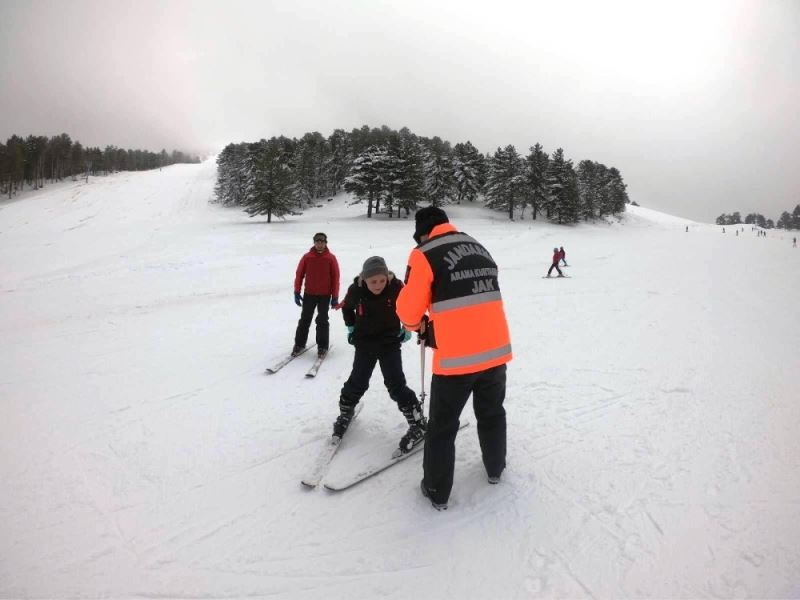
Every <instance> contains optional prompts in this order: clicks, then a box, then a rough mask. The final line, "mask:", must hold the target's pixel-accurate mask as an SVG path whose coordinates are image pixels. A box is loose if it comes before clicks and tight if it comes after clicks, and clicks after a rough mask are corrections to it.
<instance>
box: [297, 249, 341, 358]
mask: <svg viewBox="0 0 800 600" xmlns="http://www.w3.org/2000/svg"><path fill="white" fill-rule="evenodd" d="M304 279H305V295H302V296H301V295H300V288H301V286H302V285H303V280H304ZM338 297H339V263H338V262H337V260H336V257H335V256H334V255H333V253H332V252H331V251H330V250H328V236H326V235H325V234H324V233H315V234H314V246H313V247H312V248H311V249H310V250H309V251H308V252H306V253H305V254H304V255H303V257H302V258H301V259H300V262H299V264H298V265H297V271H296V273H295V278H294V303H295V304H297V306H299V307H301V308H302V309H303V310H302V312H301V313H300V320H299V321H298V323H297V330H296V331H295V334H294V347H293V348H292V356H297V355H298V354H299V353H300V352H302V351H303V349H304V348H305V347H306V342H307V341H308V330H309V328H310V327H311V319H312V317H313V316H314V310H316V311H317V319H316V324H317V336H316V337H317V354H318V355H319V356H325V354H326V353H327V352H328V345H329V334H330V326H329V323H328V307H329V306H330V307H331V308H333V307H334V306H336V305H337V304H338V303H339V300H338Z"/></svg>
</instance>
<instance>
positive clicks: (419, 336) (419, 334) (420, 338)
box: [417, 315, 431, 345]
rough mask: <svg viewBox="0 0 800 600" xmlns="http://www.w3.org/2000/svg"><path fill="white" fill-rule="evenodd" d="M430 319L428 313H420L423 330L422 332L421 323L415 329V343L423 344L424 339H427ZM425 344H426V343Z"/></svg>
mask: <svg viewBox="0 0 800 600" xmlns="http://www.w3.org/2000/svg"><path fill="white" fill-rule="evenodd" d="M429 321H430V319H429V318H428V315H422V323H425V332H424V333H423V332H422V325H420V328H419V329H418V330H417V343H418V344H425V342H426V340H427V339H428V332H429V331H430V327H431V325H430V322H429ZM426 345H427V344H426Z"/></svg>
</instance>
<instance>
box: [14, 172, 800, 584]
mask: <svg viewBox="0 0 800 600" xmlns="http://www.w3.org/2000/svg"><path fill="white" fill-rule="evenodd" d="M214 177H215V169H214V165H213V163H204V164H202V165H175V166H172V167H169V168H166V169H164V170H163V171H160V172H159V171H154V172H147V173H120V174H117V175H113V176H109V177H99V178H92V179H91V180H90V182H89V184H86V183H84V182H82V181H81V182H66V183H63V184H58V185H53V186H49V187H48V188H46V189H44V190H41V191H39V192H36V193H31V194H29V195H27V197H24V198H23V199H20V200H18V201H14V202H0V254H2V256H3V263H2V266H0V339H2V340H3V341H2V345H1V346H0V347H1V348H2V356H0V359H1V360H0V398H1V399H2V403H0V411H2V414H0V423H2V425H0V481H1V482H2V483H0V491H1V492H2V494H3V497H4V500H5V501H4V504H3V505H2V507H0V557H2V559H0V597H85V596H89V595H91V596H106V597H145V598H170V597H184V598H212V597H213V598H235V597H247V596H271V597H277V598H309V599H310V598H318V597H320V596H325V597H333V598H340V597H347V598H349V599H360V598H364V599H366V598H375V597H382V598H407V597H414V598H515V599H516V598H532V597H583V598H609V597H637V598H639V597H642V598H644V597H649V598H662V597H679V598H686V597H719V598H730V597H797V595H798V594H800V580H798V573H800V550H798V547H800V546H798V544H797V540H798V539H800V499H799V498H800V468H799V467H800V464H798V463H800V441H798V439H800V438H798V436H797V431H798V426H799V425H800V406H799V405H798V403H797V401H796V397H797V388H796V384H795V381H794V380H795V379H796V373H797V372H800V352H798V349H797V343H798V339H800V316H798V314H799V313H798V311H797V298H798V295H799V292H800V276H799V275H798V273H800V270H798V263H800V251H798V250H797V249H792V248H791V241H790V238H791V236H788V237H787V236H786V235H785V234H781V233H780V232H770V233H769V234H768V237H767V238H758V237H756V235H755V234H752V235H751V232H750V231H749V226H747V229H748V231H746V232H744V235H742V234H741V232H740V235H739V236H733V235H730V232H729V233H728V234H722V233H721V231H720V228H718V227H716V226H712V225H704V224H699V223H693V222H690V221H686V220H683V219H679V218H676V217H669V216H667V215H662V214H660V213H655V212H653V211H649V210H647V209H644V208H636V207H631V208H630V210H629V212H628V213H627V214H626V215H625V216H624V217H623V218H622V219H620V220H612V221H611V222H609V223H606V222H598V223H594V224H581V225H577V226H570V227H559V226H554V225H549V224H545V223H541V222H536V223H532V222H531V221H526V220H521V221H516V222H514V223H509V222H508V221H506V220H505V219H504V218H503V216H502V215H498V214H496V213H491V212H489V211H487V210H485V209H482V208H479V207H475V206H459V207H456V206H454V207H451V208H448V212H449V213H450V215H451V219H452V221H453V222H454V223H455V224H456V226H457V227H459V228H460V229H462V230H464V231H466V232H468V233H470V234H473V235H475V236H476V237H477V238H478V239H479V240H481V241H482V242H483V243H484V244H485V245H486V246H487V247H488V248H489V250H490V252H492V255H493V256H494V258H495V259H496V260H497V262H498V264H499V265H500V284H501V288H502V291H503V296H504V299H505V302H506V309H507V312H508V316H509V322H510V325H511V333H512V343H513V347H514V356H515V358H514V361H513V362H512V363H510V365H509V373H508V392H507V401H506V408H507V411H508V418H509V425H508V426H509V448H508V452H509V454H508V469H507V470H506V472H505V474H504V476H503V481H502V482H501V484H500V485H497V486H490V485H488V484H487V483H486V474H485V472H484V470H483V467H482V464H481V460H480V449H479V446H478V442H477V437H476V433H475V431H476V429H475V427H474V417H472V418H471V420H472V421H473V426H471V427H469V428H466V429H464V430H462V431H461V433H460V434H459V436H458V441H457V460H456V473H455V485H454V489H453V494H452V496H451V501H450V508H449V510H448V511H446V512H441V513H440V512H436V511H434V510H433V509H432V508H431V507H430V506H429V505H428V504H427V501H426V500H424V499H423V498H422V497H421V495H420V493H419V490H418V485H419V480H420V478H421V475H422V474H421V462H422V457H421V455H418V456H414V457H411V458H409V459H408V460H407V461H404V462H403V463H400V464H398V465H396V466H394V467H392V468H391V469H389V470H388V471H386V472H385V473H382V474H380V475H378V476H376V477H375V478H373V479H371V480H369V481H365V482H364V483H362V484H360V485H358V486H356V487H354V488H352V489H351V490H347V491H345V492H339V493H331V492H328V491H326V490H324V489H314V490H308V489H303V488H302V486H301V485H300V478H301V477H302V476H303V475H304V474H305V472H306V470H307V468H308V467H309V465H310V463H311V462H312V461H313V459H314V457H315V456H316V452H317V451H318V448H319V445H320V444H321V443H323V441H324V440H325V438H326V437H327V435H329V433H330V427H331V424H332V421H333V419H334V418H335V415H336V411H337V407H336V401H337V398H338V393H339V389H340V388H341V385H342V383H343V382H344V380H345V379H346V377H347V375H348V373H349V367H350V362H351V360H352V349H351V348H350V347H349V346H348V345H347V344H346V343H345V338H344V327H343V326H342V322H341V316H340V314H339V313H337V312H331V336H332V342H333V343H334V344H335V345H336V348H335V349H334V351H332V352H331V354H330V356H329V357H328V358H327V359H326V361H325V363H324V364H323V366H322V368H321V370H320V373H319V375H318V377H317V378H316V379H313V380H306V379H305V378H304V377H303V375H304V373H305V371H306V370H307V369H308V367H309V366H310V365H311V363H312V362H313V357H308V360H306V359H305V358H306V357H300V358H298V359H297V360H295V361H293V362H292V363H290V364H289V365H287V366H286V367H285V368H284V369H283V370H281V371H280V372H279V373H278V374H276V375H273V376H269V377H268V376H265V375H264V374H263V371H264V368H265V367H266V366H267V365H269V364H271V363H272V361H274V359H275V358H276V357H281V356H283V355H284V354H285V353H286V352H287V351H288V349H289V347H290V346H291V343H292V336H293V333H294V327H295V324H296V321H297V317H298V311H297V309H296V307H295V306H294V304H293V301H292V297H291V285H292V281H293V277H294V269H295V267H296V264H297V260H298V259H299V257H300V255H301V254H302V253H303V252H304V251H306V250H307V249H308V247H310V245H311V237H312V235H313V233H314V232H316V231H325V232H326V233H327V234H328V237H329V240H330V247H331V250H332V251H333V252H334V253H335V254H336V255H337V256H338V258H339V262H340V264H341V266H342V282H341V285H342V291H341V294H340V296H341V295H342V294H344V291H345V289H346V286H347V285H349V282H350V281H352V277H353V276H354V275H355V274H356V273H357V272H358V269H359V267H360V265H361V263H362V262H363V260H364V259H365V258H366V257H367V256H369V255H371V254H380V255H382V256H384V257H385V258H386V259H387V262H388V264H389V265H390V268H391V269H392V270H394V271H395V272H396V273H397V274H398V275H402V273H403V271H404V268H405V260H406V257H407V255H408V252H409V250H410V249H411V246H412V241H411V232H412V230H413V221H412V220H409V219H403V218H401V219H387V218H382V217H381V218H376V219H373V220H372V221H371V222H368V221H367V220H366V219H365V218H364V217H363V216H362V213H363V211H364V206H363V205H353V206H346V199H345V198H344V197H337V198H335V199H334V201H333V202H330V203H323V205H322V207H321V208H314V209H308V210H306V211H305V213H304V214H303V215H302V216H299V217H291V218H289V219H287V220H285V221H282V220H277V221H276V222H275V223H273V224H271V225H267V224H266V223H264V222H263V221H259V220H253V219H248V218H247V217H246V216H245V215H244V214H243V213H241V212H240V211H237V210H230V209H223V208H221V207H219V206H216V205H210V204H209V203H208V200H209V198H210V197H211V195H212V193H213V185H214ZM244 225H249V226H248V227H245V226H244ZM686 225H689V228H690V232H689V233H686V231H685V227H686ZM731 231H732V230H731ZM554 245H558V246H560V245H563V246H565V248H566V250H567V257H568V260H569V262H570V266H569V267H568V271H569V274H570V279H567V280H562V281H559V282H558V283H556V282H555V281H553V280H542V279H541V276H542V275H544V273H545V272H546V270H547V268H548V267H549V258H550V255H549V251H550V249H551V248H552V247H553V246H554ZM311 335H312V337H313V327H312V334H311ZM428 360H429V361H430V356H429V357H428ZM428 364H429V365H430V363H428ZM404 365H405V370H406V374H407V377H408V381H409V385H411V387H412V389H414V390H416V391H419V386H420V369H419V354H418V349H417V347H416V346H415V345H414V344H413V343H409V344H407V345H406V347H405V348H404ZM428 373H430V367H429V366H428ZM426 389H428V390H429V389H430V388H429V382H426ZM364 402H365V407H364V410H363V412H362V414H361V416H360V417H359V419H358V421H357V423H355V424H354V427H353V428H352V430H351V431H350V432H349V434H348V437H347V438H346V439H345V441H344V442H343V446H342V448H341V449H340V450H339V453H338V455H337V457H336V459H335V460H334V462H333V464H332V465H331V471H332V472H334V471H337V470H338V471H339V472H347V471H349V470H351V469H355V468H357V467H359V466H361V465H363V464H364V461H365V460H367V459H368V458H369V457H370V456H371V455H373V454H375V453H376V452H390V451H391V448H392V447H393V446H394V445H395V444H396V441H397V440H398V439H399V437H400V436H401V435H402V433H403V432H404V421H403V419H402V416H401V415H400V413H399V411H397V409H396V407H395V406H394V404H393V403H392V402H391V400H389V398H388V397H387V394H386V392H385V390H384V389H383V385H382V381H381V376H380V374H379V373H378V372H377V369H376V373H375V374H374V375H373V378H372V381H371V387H370V389H369V391H368V392H367V394H366V395H365V397H364ZM470 412H471V409H470V408H469V407H468V408H467V414H469V413H470Z"/></svg>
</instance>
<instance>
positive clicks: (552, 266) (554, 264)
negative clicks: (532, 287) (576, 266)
mask: <svg viewBox="0 0 800 600" xmlns="http://www.w3.org/2000/svg"><path fill="white" fill-rule="evenodd" d="M553 269H555V270H556V271H558V274H559V275H563V273H562V272H561V269H559V268H558V263H557V262H555V263H553V264H552V265H550V269H549V270H548V271H547V276H548V277H550V273H552V272H553Z"/></svg>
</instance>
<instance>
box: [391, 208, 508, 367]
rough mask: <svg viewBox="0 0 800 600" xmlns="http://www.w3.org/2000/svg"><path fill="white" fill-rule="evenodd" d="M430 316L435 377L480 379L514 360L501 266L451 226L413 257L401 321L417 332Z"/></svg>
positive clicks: (436, 231) (399, 308)
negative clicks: (499, 272)
mask: <svg viewBox="0 0 800 600" xmlns="http://www.w3.org/2000/svg"><path fill="white" fill-rule="evenodd" d="M426 312H427V313H428V314H429V316H430V320H431V323H432V324H433V328H432V330H433V336H434V339H435V344H436V347H435V348H434V352H433V372H434V373H435V374H437V375H463V374H466V373H477V372H478V371H483V370H485V369H489V368H492V367H496V366H498V365H502V364H505V363H507V362H508V361H510V360H511V339H510V336H509V333H508V323H507V322H506V315H505V310H504V309H503V299H502V297H501V295H500V286H499V284H498V282H497V264H496V263H495V262H494V260H493V259H492V257H491V255H490V254H489V252H488V251H487V250H486V248H484V247H483V246H482V245H481V244H480V243H478V242H477V241H476V240H475V239H474V238H472V237H470V236H469V235H467V234H465V233H461V232H459V231H458V230H457V229H456V228H455V227H453V225H451V224H450V223H444V224H442V225H437V226H436V227H434V228H433V229H432V230H431V233H430V237H429V239H428V241H426V242H425V243H423V244H420V245H419V246H417V247H416V248H414V249H413V250H412V251H411V254H410V256H409V257H408V268H407V270H406V286H405V287H404V288H403V289H402V290H401V292H400V295H399V296H398V298H397V316H398V317H400V321H401V322H402V323H403V324H404V325H405V326H406V328H407V329H411V330H414V331H416V330H418V329H419V326H420V322H421V321H422V317H423V315H425V313H426Z"/></svg>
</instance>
